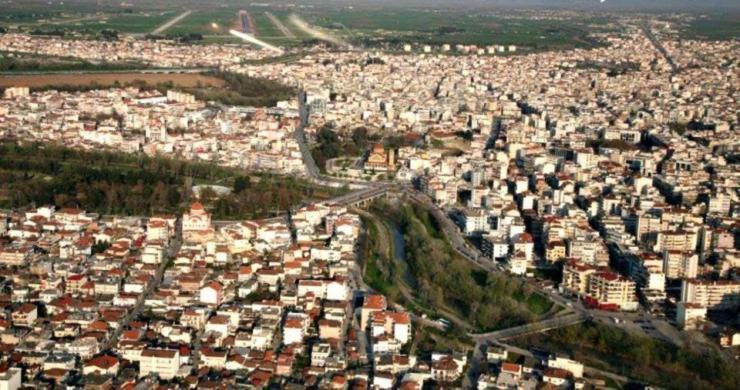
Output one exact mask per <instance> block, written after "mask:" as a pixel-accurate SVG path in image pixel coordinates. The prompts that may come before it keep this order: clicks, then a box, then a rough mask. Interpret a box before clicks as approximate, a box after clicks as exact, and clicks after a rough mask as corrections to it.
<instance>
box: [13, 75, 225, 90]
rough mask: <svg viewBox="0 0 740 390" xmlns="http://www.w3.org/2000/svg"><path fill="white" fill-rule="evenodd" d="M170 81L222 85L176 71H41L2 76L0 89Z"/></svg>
mask: <svg viewBox="0 0 740 390" xmlns="http://www.w3.org/2000/svg"><path fill="white" fill-rule="evenodd" d="M166 83H171V84H172V85H173V86H176V87H181V88H195V87H201V86H208V87H223V86H224V85H225V82H224V80H222V79H219V78H216V77H212V76H205V75H201V74H179V73H161V74H160V73H157V74H148V73H135V72H134V73H93V74H43V75H3V76H0V88H7V87H15V86H24V87H30V88H34V89H41V88H45V87H61V86H68V87H85V86H100V87H109V86H113V85H130V84H147V85H151V86H156V85H157V84H166Z"/></svg>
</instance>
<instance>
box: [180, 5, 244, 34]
mask: <svg viewBox="0 0 740 390" xmlns="http://www.w3.org/2000/svg"><path fill="white" fill-rule="evenodd" d="M238 12H239V8H234V7H212V8H209V9H195V10H193V13H192V14H190V16H188V17H186V18H185V19H183V20H181V21H180V22H179V23H177V24H176V25H174V26H172V27H171V28H170V29H168V30H167V34H189V33H194V34H202V35H224V34H228V33H229V30H230V29H232V28H234V27H235V25H236V22H237V14H238ZM213 23H215V24H216V25H217V26H214V25H213Z"/></svg>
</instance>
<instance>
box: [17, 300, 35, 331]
mask: <svg viewBox="0 0 740 390" xmlns="http://www.w3.org/2000/svg"><path fill="white" fill-rule="evenodd" d="M11 317H12V319H13V325H15V326H25V327H29V328H30V327H33V325H34V323H36V319H37V318H38V309H37V308H36V305H34V304H32V303H24V304H22V305H21V306H20V307H19V308H17V309H16V310H13V314H12V315H11Z"/></svg>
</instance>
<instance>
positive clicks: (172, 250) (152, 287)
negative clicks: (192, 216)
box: [101, 220, 182, 351]
mask: <svg viewBox="0 0 740 390" xmlns="http://www.w3.org/2000/svg"><path fill="white" fill-rule="evenodd" d="M181 223H182V222H181V221H180V220H178V222H177V226H176V233H175V238H174V239H173V240H172V241H171V242H170V245H169V247H168V248H167V254H166V256H165V258H164V259H163V261H162V263H161V264H160V265H159V268H158V269H157V272H156V273H155V275H154V278H152V280H151V282H150V283H149V284H148V285H147V287H146V290H145V291H144V293H143V294H140V295H139V298H138V299H137V301H136V305H134V308H133V309H132V310H131V311H129V312H128V313H127V314H126V315H125V316H124V317H123V320H122V321H121V322H120V324H119V326H118V328H117V329H116V330H115V331H114V332H113V335H111V337H110V338H109V339H108V341H107V342H105V343H104V344H103V345H102V346H101V350H102V351H105V350H107V349H109V348H111V347H114V346H115V345H116V344H117V343H118V338H119V337H120V336H121V333H122V332H123V331H124V330H125V329H126V328H127V327H128V324H129V323H130V322H131V321H134V320H136V318H137V317H138V316H139V315H140V314H141V312H142V311H143V310H144V303H145V302H146V299H147V298H148V297H149V296H151V295H152V293H153V292H155V291H157V288H159V285H160V284H161V283H162V278H163V277H164V271H165V270H166V269H167V263H169V260H170V259H171V258H173V257H175V255H176V254H177V251H179V250H180V246H181V245H182V225H181Z"/></svg>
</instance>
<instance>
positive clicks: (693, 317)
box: [676, 302, 707, 329]
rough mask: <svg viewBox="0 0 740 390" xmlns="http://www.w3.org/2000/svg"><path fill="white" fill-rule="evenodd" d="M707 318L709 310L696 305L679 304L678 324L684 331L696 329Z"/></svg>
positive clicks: (677, 308) (677, 311) (677, 312)
mask: <svg viewBox="0 0 740 390" xmlns="http://www.w3.org/2000/svg"><path fill="white" fill-rule="evenodd" d="M706 317H707V308H706V307H704V306H701V305H697V304H695V303H687V302H679V303H678V305H676V323H677V324H678V326H679V327H680V328H682V329H696V328H698V327H699V325H701V324H702V323H703V322H704V320H706Z"/></svg>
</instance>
